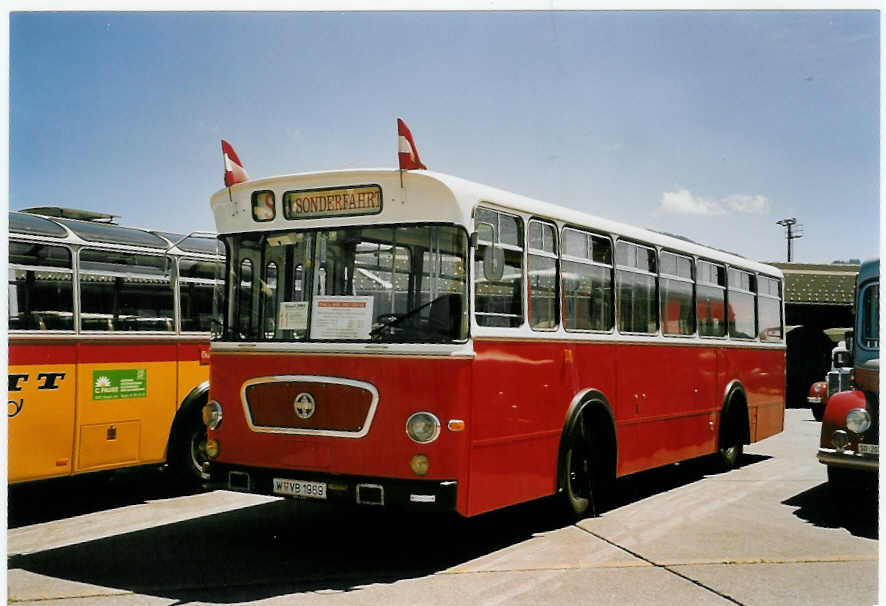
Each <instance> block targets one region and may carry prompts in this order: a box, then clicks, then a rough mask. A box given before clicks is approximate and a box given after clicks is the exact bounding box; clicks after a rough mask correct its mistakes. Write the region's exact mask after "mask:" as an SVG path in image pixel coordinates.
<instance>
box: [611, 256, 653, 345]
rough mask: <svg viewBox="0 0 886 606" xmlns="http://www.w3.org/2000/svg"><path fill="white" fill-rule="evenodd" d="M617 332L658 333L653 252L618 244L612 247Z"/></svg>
mask: <svg viewBox="0 0 886 606" xmlns="http://www.w3.org/2000/svg"><path fill="white" fill-rule="evenodd" d="M615 257H616V271H615V284H616V290H617V291H618V295H617V296H618V298H617V301H618V330H619V332H627V333H647V334H652V333H655V332H657V331H658V297H657V293H656V282H657V280H658V274H657V270H656V263H655V249H652V248H650V247H648V246H643V245H640V244H632V243H631V242H625V241H619V242H618V243H617V244H616V248H615Z"/></svg>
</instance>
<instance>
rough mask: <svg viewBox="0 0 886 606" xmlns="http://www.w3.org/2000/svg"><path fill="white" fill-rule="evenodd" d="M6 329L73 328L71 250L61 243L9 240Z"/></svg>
mask: <svg viewBox="0 0 886 606" xmlns="http://www.w3.org/2000/svg"><path fill="white" fill-rule="evenodd" d="M8 287H9V291H8V300H7V303H8V307H9V310H8V313H9V325H8V329H9V330H73V329H74V313H73V311H74V296H73V293H74V291H73V269H72V265H71V251H70V250H68V249H67V248H65V247H63V246H48V245H45V244H39V243H31V242H10V243H9V281H8Z"/></svg>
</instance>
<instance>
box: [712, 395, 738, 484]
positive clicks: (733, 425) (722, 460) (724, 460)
mask: <svg viewBox="0 0 886 606" xmlns="http://www.w3.org/2000/svg"><path fill="white" fill-rule="evenodd" d="M743 424H744V419H742V414H741V409H740V408H737V407H731V408H730V409H729V412H728V413H727V414H726V415H725V416H724V417H723V419H722V420H721V421H720V436H719V438H718V441H717V444H718V445H717V454H716V469H717V470H718V471H729V470H731V469H735V468H737V467H739V466H741V458H742V456H743V455H744V439H743V433H744V432H743Z"/></svg>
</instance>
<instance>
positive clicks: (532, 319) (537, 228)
mask: <svg viewBox="0 0 886 606" xmlns="http://www.w3.org/2000/svg"><path fill="white" fill-rule="evenodd" d="M528 275H529V282H528V286H529V325H530V326H531V327H532V329H533V330H554V329H555V328H557V325H558V324H559V323H560V313H559V312H560V305H559V301H560V293H559V290H560V289H559V282H560V281H559V279H558V278H559V276H558V275H557V230H556V228H555V227H554V226H553V225H551V224H550V223H543V222H541V221H536V220H532V221H530V222H529V271H528Z"/></svg>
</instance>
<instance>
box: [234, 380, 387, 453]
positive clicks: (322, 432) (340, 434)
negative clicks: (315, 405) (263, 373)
mask: <svg viewBox="0 0 886 606" xmlns="http://www.w3.org/2000/svg"><path fill="white" fill-rule="evenodd" d="M293 382H300V383H334V384H337V385H347V386H348V387H356V388H358V389H363V390H365V391H368V392H369V393H370V394H371V395H372V401H371V402H370V404H369V411H368V412H367V413H366V420H365V421H364V422H363V427H362V428H361V429H360V431H339V430H333V429H304V428H296V427H265V426H263V425H256V424H255V423H254V422H253V419H252V412H251V411H250V409H249V400H248V399H247V398H246V389H247V388H248V387H250V386H252V385H260V384H262V383H293ZM240 402H241V404H242V405H243V416H244V417H245V418H246V424H247V425H249V429H250V430H252V431H254V432H257V433H280V434H294V435H306V436H326V437H330V438H362V437H365V436H366V434H368V433H369V428H370V427H371V426H372V419H373V418H374V417H375V410H376V408H377V407H378V389H376V388H375V385H373V384H372V383H367V382H365V381H355V380H354V379H345V378H342V377H324V376H319V375H274V376H269V377H256V378H254V379H249V380H248V381H246V382H244V383H243V385H242V386H241V387H240Z"/></svg>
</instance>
